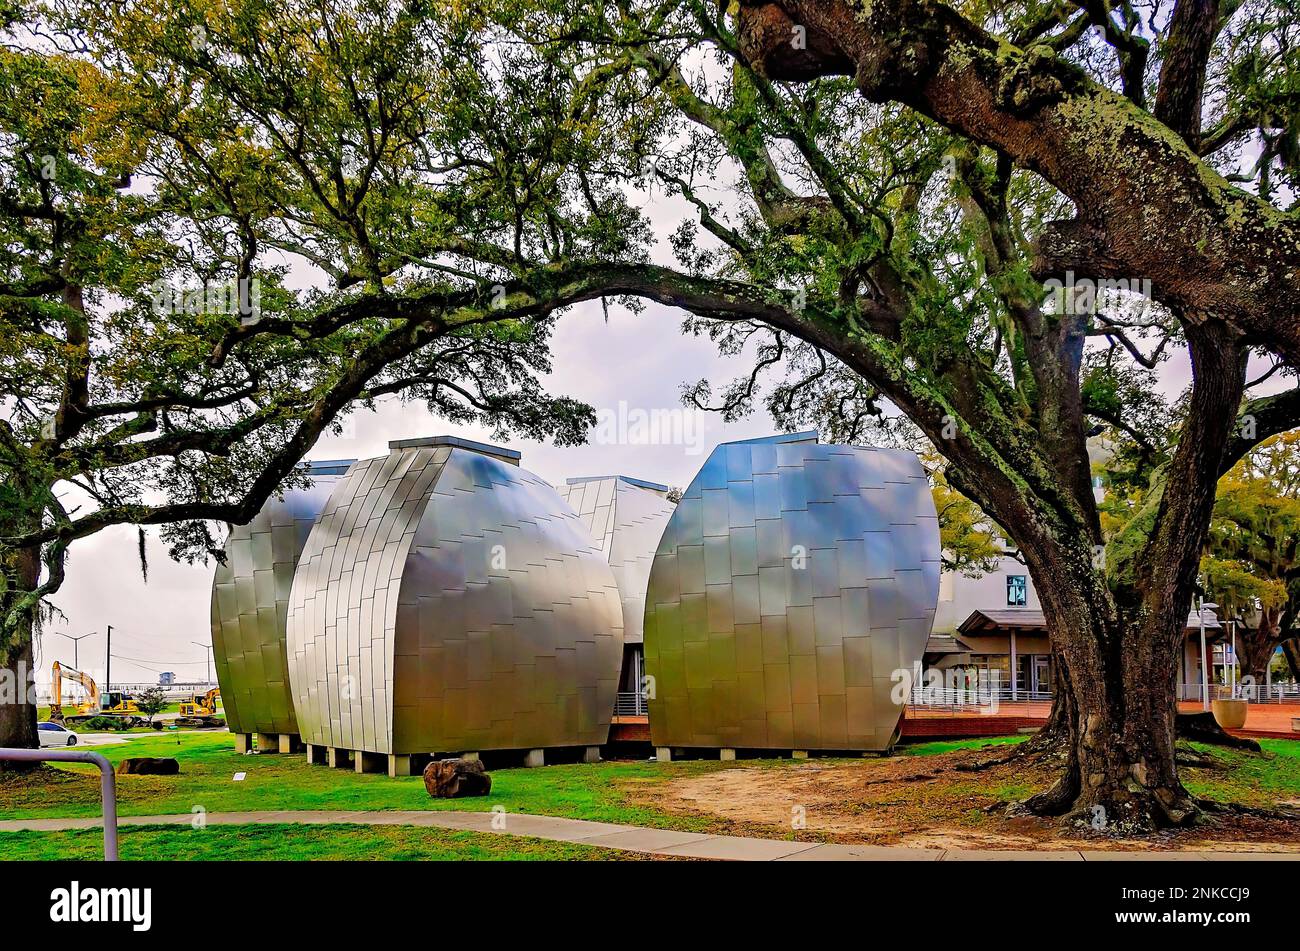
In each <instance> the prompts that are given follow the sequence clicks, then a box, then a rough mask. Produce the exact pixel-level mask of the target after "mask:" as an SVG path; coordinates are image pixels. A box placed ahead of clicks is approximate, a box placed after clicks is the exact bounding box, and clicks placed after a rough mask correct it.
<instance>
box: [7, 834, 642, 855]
mask: <svg viewBox="0 0 1300 951" xmlns="http://www.w3.org/2000/svg"><path fill="white" fill-rule="evenodd" d="M118 848H119V852H120V854H121V857H122V858H123V859H135V860H154V861H176V860H186V861H196V860H198V861H204V860H206V861H212V860H221V861H238V860H247V859H256V860H271V861H293V860H308V859H310V860H312V861H322V860H324V861H341V860H349V859H353V860H360V861H370V860H398V861H401V860H407V859H420V860H475V861H483V860H488V861H500V860H514V861H517V860H525V861H527V860H533V861H536V860H539V859H541V860H563V861H574V860H579V861H587V860H596V861H608V860H618V859H621V860H627V859H645V858H650V856H645V855H640V854H638V853H635V852H619V851H616V850H614V849H599V848H594V847H592V846H587V845H574V844H570V843H567V842H548V841H546V840H545V839H530V838H526V837H523V836H506V835H494V834H490V833H483V832H462V831H452V830H447V829H424V828H415V827H411V826H359V825H319V826H303V825H257V826H209V827H207V828H206V829H191V828H189V827H183V828H179V829H178V828H173V827H170V826H123V827H122V828H121V830H120V831H119V843H118ZM103 854H104V837H103V833H102V832H100V830H98V829H82V830H77V831H75V832H0V856H3V857H5V858H14V859H24V860H31V861H53V860H58V859H89V860H92V861H97V860H98V859H100V858H102V857H103Z"/></svg>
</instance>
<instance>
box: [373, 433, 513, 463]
mask: <svg viewBox="0 0 1300 951" xmlns="http://www.w3.org/2000/svg"><path fill="white" fill-rule="evenodd" d="M430 446H452V447H454V448H456V449H468V450H470V451H471V452H479V453H482V454H483V455H485V456H496V457H498V458H500V459H510V460H512V461H514V462H518V461H519V460H520V459H522V458H523V457H524V454H523V453H522V452H519V451H518V450H516V449H506V448H505V447H504V446H493V445H491V444H490V443H485V442H475V441H474V440H472V439H462V438H461V437H460V436H421V437H418V438H415V439H394V440H391V441H390V442H389V443H388V451H389V452H398V451H400V450H402V449H424V448H428V447H430Z"/></svg>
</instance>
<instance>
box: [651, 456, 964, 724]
mask: <svg viewBox="0 0 1300 951" xmlns="http://www.w3.org/2000/svg"><path fill="white" fill-rule="evenodd" d="M938 591H939V528H938V519H937V517H936V513H935V508H934V501H933V498H932V496H931V494H930V490H929V486H928V485H927V482H926V478H925V475H924V473H923V471H922V469H921V465H920V462H919V460H918V459H917V457H916V456H915V455H914V454H912V453H910V452H905V451H900V450H892V449H874V448H870V447H865V446H836V445H820V444H818V443H817V434H816V433H815V432H814V433H800V434H795V435H791V436H777V437H772V438H769V439H759V440H752V441H746V442H735V443H728V444H724V445H721V446H719V447H718V448H717V449H716V450H714V452H713V454H712V455H711V456H709V458H708V460H707V461H706V462H705V464H704V466H703V468H702V469H701V470H700V472H699V473H698V474H697V475H696V477H695V479H694V481H692V482H691V484H690V487H689V488H688V489H687V490H686V493H685V495H684V497H683V498H682V500H681V502H680V503H678V505H677V509H676V511H675V512H674V513H673V516H672V518H671V519H670V520H669V522H668V527H667V529H666V531H665V532H664V536H663V539H662V541H661V542H660V545H659V548H658V551H657V553H656V555H655V559H654V564H653V566H652V568H651V571H650V582H649V593H648V595H647V602H646V622H645V651H646V669H647V674H648V675H649V676H650V677H651V678H653V696H652V698H651V700H650V731H651V738H652V740H653V742H654V744H655V745H656V746H658V747H668V748H672V747H697V748H698V747H712V748H718V747H721V748H732V749H737V748H746V749H794V750H810V749H829V750H882V749H885V748H887V747H888V746H889V745H890V744H891V743H892V742H893V740H894V737H895V732H896V730H897V726H898V721H899V717H900V716H901V713H902V708H901V706H898V705H896V704H894V703H893V702H892V699H891V696H890V693H891V690H892V689H893V688H894V686H895V681H894V680H892V679H891V678H892V677H893V676H894V675H895V672H896V671H899V670H907V671H910V670H911V669H912V665H913V664H914V663H915V662H917V661H920V660H921V657H922V654H923V652H924V649H925V644H926V640H927V639H928V637H929V634H930V627H931V624H932V623H933V620H934V611H935V606H936V603H937V600H938Z"/></svg>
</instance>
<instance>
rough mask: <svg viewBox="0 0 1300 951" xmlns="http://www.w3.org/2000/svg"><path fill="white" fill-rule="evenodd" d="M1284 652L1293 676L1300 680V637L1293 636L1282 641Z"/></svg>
mask: <svg viewBox="0 0 1300 951" xmlns="http://www.w3.org/2000/svg"><path fill="white" fill-rule="evenodd" d="M1282 654H1283V656H1285V657H1286V662H1287V666H1289V667H1290V668H1291V676H1292V677H1294V678H1295V679H1296V680H1300V637H1291V638H1288V639H1287V640H1285V641H1283V642H1282Z"/></svg>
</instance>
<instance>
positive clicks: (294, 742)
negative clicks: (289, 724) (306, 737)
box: [280, 733, 298, 755]
mask: <svg viewBox="0 0 1300 951" xmlns="http://www.w3.org/2000/svg"><path fill="white" fill-rule="evenodd" d="M297 748H298V734H296V733H281V734H280V752H281V753H284V754H285V755H288V754H290V753H293V752H296V751H297Z"/></svg>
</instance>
